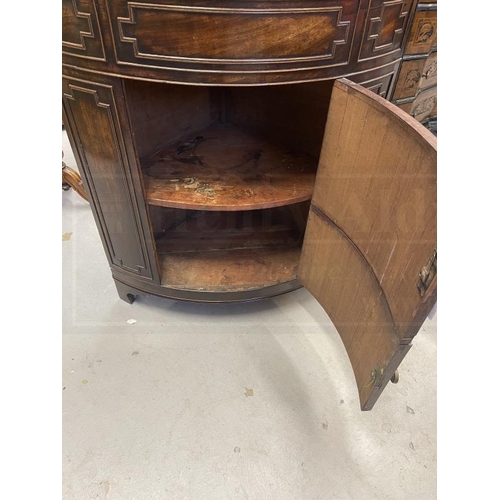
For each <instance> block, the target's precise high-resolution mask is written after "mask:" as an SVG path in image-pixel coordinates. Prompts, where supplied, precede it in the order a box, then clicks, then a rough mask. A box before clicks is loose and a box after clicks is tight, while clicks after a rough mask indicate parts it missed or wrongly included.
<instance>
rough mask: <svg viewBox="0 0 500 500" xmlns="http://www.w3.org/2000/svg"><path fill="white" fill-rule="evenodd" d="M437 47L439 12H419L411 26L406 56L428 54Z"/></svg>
mask: <svg viewBox="0 0 500 500" xmlns="http://www.w3.org/2000/svg"><path fill="white" fill-rule="evenodd" d="M436 46H437V12H436V11H435V10H423V11H417V12H416V13H415V17H414V19H413V23H412V25H411V30H410V35H409V37H408V42H407V44H406V50H405V54H427V53H429V52H430V51H431V49H432V48H434V47H436Z"/></svg>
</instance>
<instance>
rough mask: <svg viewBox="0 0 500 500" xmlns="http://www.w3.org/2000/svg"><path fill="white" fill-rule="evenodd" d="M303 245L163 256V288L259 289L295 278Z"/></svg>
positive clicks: (227, 290) (215, 290) (206, 290)
mask: <svg viewBox="0 0 500 500" xmlns="http://www.w3.org/2000/svg"><path fill="white" fill-rule="evenodd" d="M300 251H301V247H300V246H295V247H292V248H289V247H281V248H272V247H270V248H250V249H247V248H238V249H235V250H212V251H205V252H183V253H168V254H162V255H161V256H160V266H161V272H162V286H164V287H167V288H175V289H178V290H192V291H198V292H226V293H227V292H241V291H244V290H258V289H262V288H266V287H270V286H274V285H278V284H280V283H286V282H291V281H294V280H295V279H296V276H297V267H298V264H299V258H300Z"/></svg>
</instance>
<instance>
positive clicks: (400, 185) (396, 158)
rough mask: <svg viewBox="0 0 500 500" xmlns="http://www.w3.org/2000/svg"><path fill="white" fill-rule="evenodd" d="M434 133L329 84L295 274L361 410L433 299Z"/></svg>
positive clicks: (377, 101)
mask: <svg viewBox="0 0 500 500" xmlns="http://www.w3.org/2000/svg"><path fill="white" fill-rule="evenodd" d="M436 273H437V254H436V139H435V137H434V136H433V135H432V134H431V133H430V132H429V131H428V130H427V129H425V128H424V127H423V126H422V125H420V124H419V123H418V122H416V121H415V120H414V119H412V118H411V117H409V116H408V115H407V114H406V113H404V112H402V111H401V110H399V109H398V108H396V107H395V106H394V105H392V104H390V103H389V102H387V101H385V100H384V99H382V98H380V97H378V96H376V95H375V94H373V93H372V92H370V91H368V90H366V89H364V88H362V87H360V86H359V85H356V84H354V83H352V82H349V81H348V80H338V81H336V82H335V86H334V90H333V93H332V100H331V104H330V109H329V114H328V120H327V126H326V130H325V137H324V142H323V148H322V152H321V157H320V163H319V168H318V174H317V178H316V185H315V188H314V194H313V199H312V204H311V211H310V215H309V221H308V224H307V230H306V235H305V240H304V246H303V252H302V256H301V262H300V266H299V273H298V277H299V280H300V281H301V282H302V283H303V284H304V285H305V286H306V287H307V288H308V289H309V290H310V291H311V293H312V294H313V295H314V296H315V297H316V299H317V300H318V301H319V302H320V303H321V305H322V306H323V307H324V309H325V310H326V312H327V313H328V315H329V316H330V318H331V319H332V321H333V322H334V324H335V326H336V328H337V330H338V332H339V334H340V336H341V337H342V340H343V342H344V345H345V347H346V350H347V353H348V355H349V358H350V360H351V364H352V366H353V370H354V373H355V376H356V381H357V384H358V390H359V393H360V400H361V406H362V408H363V409H365V410H367V409H370V408H371V407H372V406H373V404H374V403H375V401H376V399H377V398H378V396H379V395H380V393H381V391H382V390H383V388H384V386H385V385H386V384H387V382H388V381H389V380H390V378H391V377H392V375H393V373H394V371H395V370H396V368H397V366H398V364H399V363H400V361H401V360H402V358H403V356H404V355H405V354H406V352H407V351H408V349H409V347H410V344H411V339H412V338H413V337H414V336H415V335H416V333H417V332H418V330H419V329H420V326H421V325H422V323H423V321H424V319H425V317H426V316H427V314H428V312H429V311H430V309H431V308H432V306H433V305H434V303H435V301H436V281H437V280H436Z"/></svg>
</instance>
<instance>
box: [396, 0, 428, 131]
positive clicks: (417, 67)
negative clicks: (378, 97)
mask: <svg viewBox="0 0 500 500" xmlns="http://www.w3.org/2000/svg"><path fill="white" fill-rule="evenodd" d="M392 102H394V103H395V104H396V105H397V106H399V107H400V108H401V109H403V110H404V111H406V112H407V113H409V114H410V115H411V116H413V117H414V118H415V119H416V120H418V121H419V122H422V123H425V124H426V125H427V126H429V128H434V125H433V124H432V122H434V121H436V120H437V1H436V0H433V1H431V0H420V1H419V3H418V6H417V10H416V12H415V15H414V17H413V19H412V22H411V28H410V34H409V37H408V40H407V42H406V46H405V50H404V55H403V61H402V63H401V67H400V69H399V72H398V76H397V81H396V86H395V89H394V92H393V94H392Z"/></svg>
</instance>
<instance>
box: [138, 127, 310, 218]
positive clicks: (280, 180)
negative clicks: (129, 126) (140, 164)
mask: <svg viewBox="0 0 500 500" xmlns="http://www.w3.org/2000/svg"><path fill="white" fill-rule="evenodd" d="M316 167H317V163H316V161H315V160H314V159H313V158H311V157H310V156H308V155H305V154H302V153H298V152H294V151H291V150H288V149H286V148H284V147H282V146H280V145H279V144H274V143H270V142H268V141H267V140H266V139H264V138H262V137H259V136H256V135H253V134H250V133H247V132H245V131H244V130H241V129H239V128H237V127H234V126H232V125H230V124H218V123H216V124H213V125H210V126H209V127H207V128H206V129H203V130H200V131H198V132H197V133H194V134H191V135H190V136H188V137H185V138H183V140H181V141H178V142H176V143H175V144H173V145H171V146H169V147H167V148H165V149H163V150H161V151H159V152H157V153H156V154H155V155H153V156H151V157H150V158H149V159H148V160H147V164H146V165H145V168H143V172H144V181H145V187H146V198H147V201H148V203H150V204H152V205H159V206H164V207H176V208H186V209H197V210H254V209H260V208H270V207H276V206H281V205H286V204H292V203H298V202H300V201H304V200H308V199H310V198H311V196H312V190H313V186H314V177H315V172H316Z"/></svg>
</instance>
